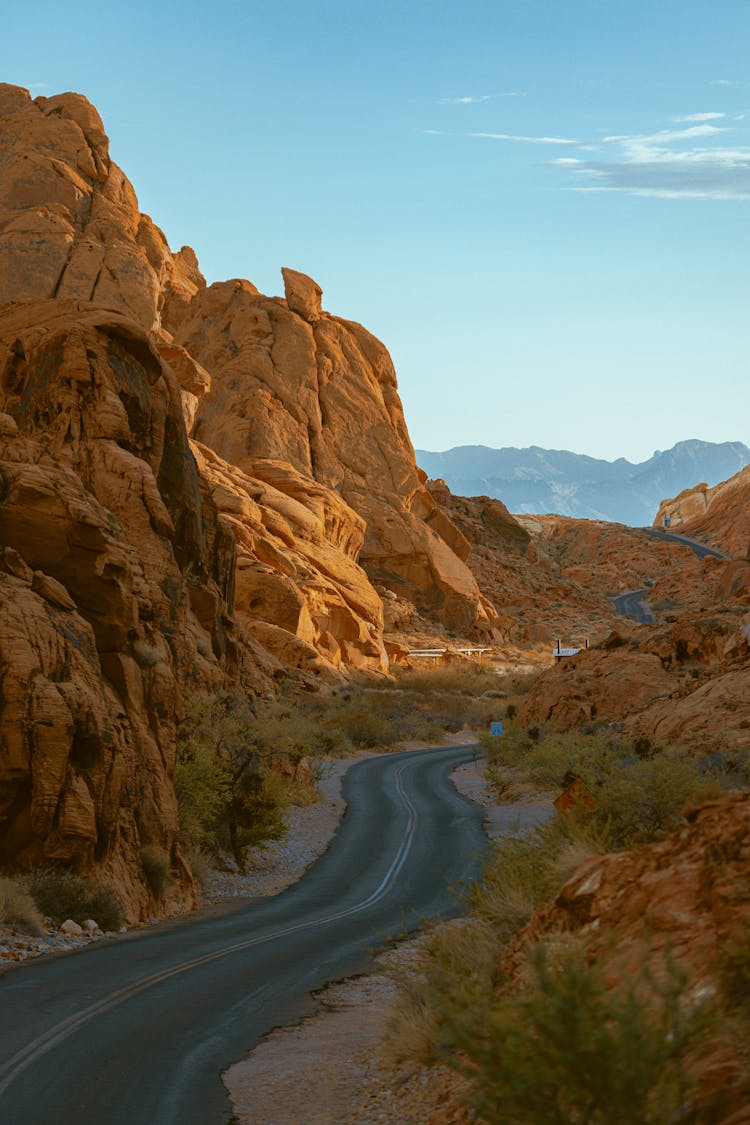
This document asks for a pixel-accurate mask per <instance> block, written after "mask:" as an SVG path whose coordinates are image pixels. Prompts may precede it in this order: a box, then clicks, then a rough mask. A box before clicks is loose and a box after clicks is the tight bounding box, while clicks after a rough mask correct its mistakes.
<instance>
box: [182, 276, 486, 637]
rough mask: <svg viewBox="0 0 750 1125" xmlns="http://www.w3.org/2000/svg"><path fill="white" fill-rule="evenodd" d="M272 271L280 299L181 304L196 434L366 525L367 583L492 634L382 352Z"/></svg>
mask: <svg viewBox="0 0 750 1125" xmlns="http://www.w3.org/2000/svg"><path fill="white" fill-rule="evenodd" d="M283 274H284V282H285V289H286V299H285V300H282V299H280V298H272V297H265V296H263V295H262V294H261V293H259V292H258V290H257V289H256V288H255V286H253V285H252V284H250V282H247V281H227V282H222V283H219V284H216V285H211V286H210V287H208V288H207V289H202V290H200V291H198V292H197V293H196V295H195V296H194V298H193V300H192V301H191V303H190V305H189V306H188V307H187V309H186V310H185V313H184V316H183V319H182V321H181V323H180V324H179V326H178V328H177V330H176V332H175V341H176V343H177V344H179V345H181V346H182V347H184V348H185V349H186V350H187V351H188V352H189V353H190V355H191V356H193V358H194V359H195V360H197V361H198V363H200V364H201V366H202V367H204V368H206V369H207V370H209V371H210V372H211V377H212V383H211V389H210V391H209V392H208V393H207V394H206V395H205V396H204V397H203V398H202V399H201V401H200V405H199V407H198V412H197V420H196V424H195V428H194V435H195V437H196V438H197V439H198V440H199V441H200V442H202V443H204V444H206V445H208V446H210V447H211V448H212V449H214V450H215V451H216V452H217V453H218V454H219V455H220V456H221V457H223V458H224V459H225V460H226V461H227V462H229V463H231V464H233V465H236V466H237V467H238V468H240V469H242V470H243V471H244V472H247V473H249V474H250V475H252V474H253V465H254V464H255V463H257V462H258V460H263V461H286V462H289V463H290V464H291V465H292V467H293V468H294V469H295V470H296V472H297V473H298V474H302V475H303V476H304V477H310V478H312V479H313V480H314V481H315V482H316V485H317V486H323V487H324V488H326V489H329V490H331V491H332V492H334V493H336V494H338V495H340V497H342V498H343V500H344V501H345V502H346V504H347V505H348V506H349V508H351V509H353V510H354V511H355V512H356V513H357V514H358V515H359V516H360V517H361V518H362V520H363V521H364V532H365V534H364V543H363V545H362V549H361V553H360V560H361V562H362V565H363V566H364V568H365V570H366V571H367V573H368V575H369V576H370V578H371V579H372V581H373V582H376V583H378V584H381V585H383V586H384V587H386V588H388V589H390V590H392V591H394V592H395V593H397V594H400V595H404V596H406V597H408V598H409V600H410V601H412V602H414V603H415V604H416V605H417V607H418V609H419V610H420V611H421V612H423V613H424V614H425V615H428V616H431V617H433V618H434V619H437V620H438V621H441V622H442V623H443V624H445V625H447V626H448V627H449V628H453V629H456V630H459V631H461V632H463V633H464V634H466V633H469V634H471V633H472V632H475V633H477V634H478V635H491V630H492V627H493V625H494V624H495V619H496V614H495V610H494V607H493V606H492V605H491V604H490V603H489V602H488V601H487V600H486V599H485V598H484V597H483V596H482V594H481V593H480V590H479V588H478V586H477V583H476V581H475V579H474V577H473V575H472V574H471V571H470V570H469V568H468V566H467V565H466V560H467V558H468V555H469V546H468V544H467V542H466V540H465V539H464V537H463V536H462V535H461V534H460V532H459V531H458V530H457V529H456V528H455V526H454V525H453V524H452V523H451V521H450V520H449V519H448V518H447V517H446V516H445V514H444V513H443V512H441V511H440V509H439V507H438V506H437V505H436V503H435V501H434V500H433V498H432V496H431V494H430V492H429V491H428V490H427V488H426V487H425V483H424V474H422V473H421V472H420V471H419V470H418V469H417V467H416V464H415V461H414V451H413V449H412V445H411V442H410V440H409V434H408V431H407V428H406V423H405V421H404V416H403V410H402V407H401V402H400V399H399V397H398V390H397V385H396V376H395V372H394V369H393V364H392V362H391V359H390V356H389V355H388V352H387V351H386V349H385V348H384V346H383V345H382V344H381V343H380V342H379V341H378V340H376V339H375V337H374V336H372V335H370V333H369V332H367V331H366V330H365V329H364V328H363V327H362V326H361V325H359V324H355V323H353V322H351V321H344V320H340V319H338V318H336V317H333V316H331V315H329V314H328V313H326V312H324V311H323V310H322V308H321V291H320V287H319V286H318V285H316V283H315V282H314V281H312V280H311V279H310V278H308V277H306V276H305V275H304V274H300V273H297V272H295V271H293V270H284V271H283Z"/></svg>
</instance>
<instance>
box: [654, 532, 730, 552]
mask: <svg viewBox="0 0 750 1125" xmlns="http://www.w3.org/2000/svg"><path fill="white" fill-rule="evenodd" d="M643 530H644V531H645V532H646V535H650V536H651V537H652V538H653V539H664V540H666V542H667V543H680V544H682V546H683V547H689V548H690V550H691V551H692V552H693V554H695V555H697V556H698V558H699V559H704V558H705V557H706V555H713V556H714V558H716V559H728V558H729V555H724V554H722V552H721V551H716V550H714V548H713V547H707V546H706V544H705V543H701V542H699V540H697V539H689V538H688V537H687V535H677V534H676V532H674V531H662V530H661V529H660V528H658V527H644V528H643Z"/></svg>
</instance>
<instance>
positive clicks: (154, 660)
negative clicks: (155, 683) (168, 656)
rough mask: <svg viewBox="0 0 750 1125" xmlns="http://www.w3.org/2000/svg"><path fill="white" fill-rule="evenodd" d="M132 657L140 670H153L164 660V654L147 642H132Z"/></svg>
mask: <svg viewBox="0 0 750 1125" xmlns="http://www.w3.org/2000/svg"><path fill="white" fill-rule="evenodd" d="M133 655H134V656H135V659H136V661H137V662H138V664H139V666H140V667H141V668H153V667H154V666H155V665H156V664H158V663H159V662H160V661H162V660H163V659H164V653H163V652H162V651H161V649H159V648H157V647H156V645H152V644H150V643H149V642H148V641H143V640H138V641H134V642H133Z"/></svg>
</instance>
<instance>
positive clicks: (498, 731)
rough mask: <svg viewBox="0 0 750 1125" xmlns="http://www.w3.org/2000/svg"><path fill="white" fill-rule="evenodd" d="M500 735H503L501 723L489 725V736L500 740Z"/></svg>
mask: <svg viewBox="0 0 750 1125" xmlns="http://www.w3.org/2000/svg"><path fill="white" fill-rule="evenodd" d="M502 733H503V724H502V723H490V734H491V735H494V737H495V738H500V736H501V735H502Z"/></svg>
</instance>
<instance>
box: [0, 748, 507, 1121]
mask: <svg viewBox="0 0 750 1125" xmlns="http://www.w3.org/2000/svg"><path fill="white" fill-rule="evenodd" d="M471 756H472V752H471V749H466V748H464V749H460V748H455V747H452V748H450V749H440V750H431V751H415V752H412V753H407V754H397V755H388V756H384V757H378V758H371V759H369V760H367V761H365V762H362V763H360V764H358V765H356V766H354V767H353V768H352V769H351V770H350V771H349V773H348V774H347V776H346V778H345V782H344V796H345V797H346V800H347V803H348V808H347V812H346V815H345V816H344V819H343V821H342V823H341V825H340V827H339V830H338V832H337V834H336V836H335V837H334V840H333V843H332V844H331V847H330V848H329V849H328V851H327V852H326V853H325V855H323V856H322V857H321V858H320V859H319V860H318V861H317V863H316V864H315V865H314V866H313V867H312V868H311V869H310V870H309V872H308V873H307V874H306V875H305V876H304V878H303V879H302V880H301V881H300V882H299V883H297V884H295V886H293V887H291V888H290V889H289V890H287V891H286V892H284V893H283V894H281V895H279V896H277V897H276V898H273V899H264V900H258V901H256V902H255V903H251V904H249V905H244V904H243V906H242V907H240V908H237V907H236V906H232V907H231V908H229V909H222V910H218V909H217V910H215V912H214V913H213V915H212V916H210V917H206V916H205V915H204V916H202V917H199V918H188V919H182V920H179V921H176V922H171V923H166V924H162V925H160V926H158V927H155V928H154V929H151V930H147V931H137V932H135V933H133V934H131V935H127V936H126V937H123V938H122V939H118V940H115V941H112V942H101V943H98V944H95V945H92V946H89V947H88V948H87V949H85V950H82V951H80V952H77V953H73V954H66V955H60V956H56V957H50V958H45V959H43V960H40V961H36V962H30V963H29V962H27V963H26V964H23V965H20V966H18V967H15V968H11V969H9V970H7V971H6V972H4V973H3V974H2V975H0V1122H3V1125H5V1123H7V1125H60V1123H61V1122H68V1121H81V1122H85V1123H86V1125H105V1123H106V1125H177V1123H179V1125H214V1123H216V1125H218V1123H225V1122H227V1121H228V1120H229V1119H230V1115H231V1114H230V1103H229V1100H228V1097H227V1094H226V1090H225V1088H224V1086H223V1084H222V1082H221V1077H220V1076H221V1073H222V1071H224V1070H225V1069H226V1068H227V1067H228V1066H229V1065H230V1064H231V1063H232V1062H234V1061H236V1060H237V1059H239V1058H241V1057H242V1055H243V1054H245V1053H246V1052H247V1051H248V1050H250V1049H251V1048H252V1047H253V1046H254V1045H255V1044H257V1043H258V1041H259V1040H260V1039H261V1038H262V1036H263V1035H264V1034H265V1033H266V1032H268V1031H269V1030H270V1029H271V1028H273V1027H275V1026H277V1025H279V1024H284V1023H289V1022H291V1021H293V1020H294V1019H296V1018H298V1017H299V1016H301V1015H302V1014H304V1013H305V1011H309V1010H311V1009H312V1008H313V1006H314V1002H313V1001H312V999H311V997H310V993H311V991H312V990H313V989H317V988H319V987H321V986H322V985H323V984H324V983H325V982H326V981H329V980H334V979H340V978H342V977H345V976H348V975H351V974H352V973H354V972H358V971H361V970H362V969H364V968H366V967H367V965H368V964H369V962H370V960H371V957H372V953H373V952H374V950H375V949H376V948H378V947H382V944H383V941H384V939H385V937H386V936H387V935H393V934H396V933H402V932H404V930H411V929H414V928H417V926H418V925H419V924H420V921H421V920H422V919H424V918H428V917H434V916H437V915H441V916H443V917H448V916H450V915H455V914H457V913H459V911H460V908H459V906H458V903H457V900H456V899H455V897H454V895H453V894H452V893H451V890H450V888H451V887H455V886H456V885H457V884H459V883H460V882H462V881H464V880H470V879H472V878H474V877H475V876H476V875H477V873H478V868H479V859H480V857H481V855H483V854H484V852H485V851H486V847H487V840H486V837H485V835H484V833H483V831H482V826H481V820H482V813H481V810H480V809H479V807H478V806H477V805H474V804H472V802H470V801H468V800H466V798H464V797H462V796H461V795H460V794H459V793H457V791H456V789H455V788H454V786H453V784H452V782H451V781H450V779H449V774H450V772H451V771H452V770H453V769H454V768H455V766H456V765H458V764H459V763H461V762H462V761H467V760H469V759H470V758H471Z"/></svg>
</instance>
